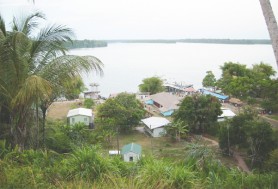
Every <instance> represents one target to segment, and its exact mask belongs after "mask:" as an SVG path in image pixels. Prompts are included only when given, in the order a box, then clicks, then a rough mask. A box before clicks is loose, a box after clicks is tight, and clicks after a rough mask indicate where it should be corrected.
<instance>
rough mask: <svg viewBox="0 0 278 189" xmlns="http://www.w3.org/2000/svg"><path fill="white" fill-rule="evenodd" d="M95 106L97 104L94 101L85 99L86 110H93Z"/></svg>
mask: <svg viewBox="0 0 278 189" xmlns="http://www.w3.org/2000/svg"><path fill="white" fill-rule="evenodd" d="M94 105H95V102H94V100H93V99H91V98H85V100H84V107H85V108H88V109H91V108H92V107H93V106H94Z"/></svg>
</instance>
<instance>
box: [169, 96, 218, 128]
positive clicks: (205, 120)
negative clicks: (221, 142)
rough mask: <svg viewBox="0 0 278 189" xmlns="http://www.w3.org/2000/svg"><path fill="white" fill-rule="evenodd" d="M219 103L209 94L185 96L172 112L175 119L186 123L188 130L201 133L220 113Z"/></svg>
mask: <svg viewBox="0 0 278 189" xmlns="http://www.w3.org/2000/svg"><path fill="white" fill-rule="evenodd" d="M221 113H222V111H221V104H220V102H219V100H218V99H217V98H216V97H213V96H211V95H193V96H186V97H185V98H184V99H183V101H182V102H181V104H180V107H179V109H178V110H177V111H176V112H175V114H174V119H175V120H180V121H184V122H186V123H188V126H189V131H191V132H194V133H202V132H205V131H207V130H208V128H209V127H210V126H211V125H212V124H214V123H215V122H216V121H217V117H218V116H219V115H221Z"/></svg>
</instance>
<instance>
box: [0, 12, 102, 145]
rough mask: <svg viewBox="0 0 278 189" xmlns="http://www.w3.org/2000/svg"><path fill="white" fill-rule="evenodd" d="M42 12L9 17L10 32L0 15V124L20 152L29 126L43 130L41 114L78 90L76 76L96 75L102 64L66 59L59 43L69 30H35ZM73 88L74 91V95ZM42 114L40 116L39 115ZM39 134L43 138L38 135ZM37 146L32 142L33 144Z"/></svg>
mask: <svg viewBox="0 0 278 189" xmlns="http://www.w3.org/2000/svg"><path fill="white" fill-rule="evenodd" d="M42 19H44V15H43V14H42V13H39V12H37V13H33V14H31V15H28V16H25V17H23V18H21V19H17V18H14V19H13V22H12V26H11V28H12V30H11V31H4V30H5V29H6V27H5V22H4V20H3V19H2V17H0V20H1V22H0V28H1V29H2V31H1V35H0V49H1V51H0V88H1V90H0V99H1V100H0V114H1V115H4V116H5V117H3V118H2V116H1V119H0V125H1V126H2V125H6V124H7V125H9V127H10V131H11V134H12V137H13V140H11V141H12V142H13V146H15V145H19V147H20V149H22V150H23V149H24V147H25V145H26V144H31V143H32V142H30V141H28V140H29V138H30V137H28V134H30V133H31V135H36V136H38V137H39V136H41V135H40V133H39V134H38V133H32V130H31V129H30V128H32V127H30V126H32V125H35V126H36V128H37V130H36V132H37V131H38V130H39V127H41V126H40V125H41V123H40V119H41V117H42V120H43V121H42V128H43V129H42V132H44V124H45V123H44V122H45V117H46V110H47V108H48V107H49V106H50V105H51V103H52V102H53V101H54V100H55V99H56V98H59V97H61V96H64V95H72V94H73V95H76V93H79V91H78V90H79V89H80V88H82V81H81V79H80V78H81V73H84V72H89V71H92V70H94V71H96V72H97V73H100V74H101V73H102V63H101V61H100V60H98V59H97V58H95V57H92V56H82V57H81V56H74V55H66V51H67V49H66V48H65V47H64V46H63V44H64V43H65V42H67V41H71V39H72V37H73V36H74V35H73V32H72V31H71V29H69V28H67V27H64V26H59V25H51V26H45V27H43V26H41V25H39V23H41V22H40V21H41V20H42ZM76 90H77V91H76ZM39 108H41V110H42V114H40V113H39V112H40V111H39ZM43 136H44V134H43ZM36 143H38V142H36Z"/></svg>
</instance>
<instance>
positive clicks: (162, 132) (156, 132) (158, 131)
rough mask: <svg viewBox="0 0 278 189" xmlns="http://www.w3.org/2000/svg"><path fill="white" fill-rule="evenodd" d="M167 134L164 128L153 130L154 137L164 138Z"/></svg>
mask: <svg viewBox="0 0 278 189" xmlns="http://www.w3.org/2000/svg"><path fill="white" fill-rule="evenodd" d="M165 134H166V131H165V129H164V127H159V128H155V129H153V134H152V136H153V137H161V136H164V135H165Z"/></svg>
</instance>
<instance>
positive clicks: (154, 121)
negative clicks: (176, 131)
mask: <svg viewBox="0 0 278 189" xmlns="http://www.w3.org/2000/svg"><path fill="white" fill-rule="evenodd" d="M141 121H142V122H143V123H144V124H145V128H144V129H145V131H146V132H148V133H149V134H150V135H151V136H152V137H161V136H163V135H165V134H166V130H165V128H164V127H165V126H166V125H168V124H169V123H170V121H169V120H168V119H166V118H164V117H149V118H146V119H142V120H141Z"/></svg>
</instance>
